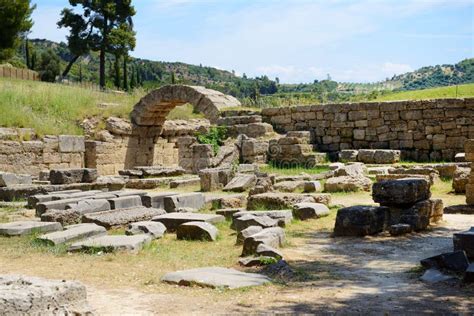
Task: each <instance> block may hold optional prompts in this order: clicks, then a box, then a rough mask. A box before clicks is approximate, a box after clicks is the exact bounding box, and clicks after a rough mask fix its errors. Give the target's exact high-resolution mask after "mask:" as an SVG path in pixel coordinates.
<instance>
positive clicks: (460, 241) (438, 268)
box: [420, 227, 474, 283]
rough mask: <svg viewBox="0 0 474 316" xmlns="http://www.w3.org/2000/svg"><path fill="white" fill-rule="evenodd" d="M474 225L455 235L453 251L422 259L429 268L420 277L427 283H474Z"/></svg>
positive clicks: (424, 265) (423, 264)
mask: <svg viewBox="0 0 474 316" xmlns="http://www.w3.org/2000/svg"><path fill="white" fill-rule="evenodd" d="M473 241H474V227H471V229H469V230H468V231H465V232H460V233H455V234H454V235H453V246H454V247H453V248H454V249H453V251H452V252H447V253H442V254H440V255H436V256H433V257H430V258H426V259H423V260H421V261H420V263H421V265H422V266H423V267H424V268H426V269H427V270H426V271H425V273H424V274H423V275H422V276H421V277H420V279H421V280H422V281H424V282H427V283H438V282H445V281H453V282H457V281H458V280H461V281H462V282H464V283H474V262H473V260H474V243H473Z"/></svg>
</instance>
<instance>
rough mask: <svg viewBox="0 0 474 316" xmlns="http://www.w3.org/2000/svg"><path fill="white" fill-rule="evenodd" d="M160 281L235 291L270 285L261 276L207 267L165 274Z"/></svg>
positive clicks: (268, 280)
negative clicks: (242, 288)
mask: <svg viewBox="0 0 474 316" xmlns="http://www.w3.org/2000/svg"><path fill="white" fill-rule="evenodd" d="M161 281H163V282H166V283H172V284H178V285H194V284H196V285H199V286H203V287H211V288H229V289H237V288H241V287H249V286H257V285H263V284H266V283H270V282H271V280H270V279H269V278H268V277H266V276H264V275H261V274H257V273H246V272H240V271H237V270H235V269H227V268H219V267H209V268H197V269H191V270H184V271H177V272H171V273H167V274H165V276H163V278H162V279H161Z"/></svg>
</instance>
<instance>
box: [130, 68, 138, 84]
mask: <svg viewBox="0 0 474 316" xmlns="http://www.w3.org/2000/svg"><path fill="white" fill-rule="evenodd" d="M136 80H137V76H136V74H135V67H133V66H132V69H131V71H130V90H133V89H135V88H136V86H137V81H136Z"/></svg>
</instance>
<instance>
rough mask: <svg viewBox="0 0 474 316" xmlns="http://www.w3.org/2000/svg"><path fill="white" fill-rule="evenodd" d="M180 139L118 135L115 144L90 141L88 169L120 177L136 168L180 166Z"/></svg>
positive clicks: (87, 154) (112, 142) (87, 157)
mask: <svg viewBox="0 0 474 316" xmlns="http://www.w3.org/2000/svg"><path fill="white" fill-rule="evenodd" d="M178 152H179V151H178V148H177V144H176V139H172V138H171V139H167V138H163V137H156V138H139V137H135V136H118V137H114V139H113V140H112V141H107V142H104V141H93V140H89V141H86V157H85V161H86V166H87V167H88V168H96V169H97V171H98V172H99V174H100V175H116V174H118V171H119V170H124V169H129V168H132V167H135V166H153V165H163V166H178V164H179V155H178Z"/></svg>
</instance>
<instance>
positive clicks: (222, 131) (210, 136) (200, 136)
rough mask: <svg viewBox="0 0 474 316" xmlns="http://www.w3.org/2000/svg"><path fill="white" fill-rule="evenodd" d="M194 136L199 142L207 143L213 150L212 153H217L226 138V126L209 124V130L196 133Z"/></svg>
mask: <svg viewBox="0 0 474 316" xmlns="http://www.w3.org/2000/svg"><path fill="white" fill-rule="evenodd" d="M196 138H197V141H198V142H199V144H209V145H211V146H212V149H213V150H214V154H217V152H218V151H219V147H220V146H222V145H223V144H224V140H225V139H226V138H227V127H225V126H211V128H210V129H209V132H208V133H206V134H204V133H199V132H198V133H196Z"/></svg>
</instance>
